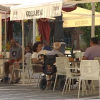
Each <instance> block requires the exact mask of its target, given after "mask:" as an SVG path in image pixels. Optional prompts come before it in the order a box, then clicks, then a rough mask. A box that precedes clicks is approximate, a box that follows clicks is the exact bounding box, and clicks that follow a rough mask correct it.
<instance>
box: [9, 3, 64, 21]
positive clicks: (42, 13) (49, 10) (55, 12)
mask: <svg viewBox="0 0 100 100" xmlns="http://www.w3.org/2000/svg"><path fill="white" fill-rule="evenodd" d="M61 11H62V2H59V3H58V2H57V3H55V4H50V5H44V6H33V7H27V8H19V9H18V8H16V9H11V14H10V20H24V19H33V18H49V17H55V16H60V15H61Z"/></svg>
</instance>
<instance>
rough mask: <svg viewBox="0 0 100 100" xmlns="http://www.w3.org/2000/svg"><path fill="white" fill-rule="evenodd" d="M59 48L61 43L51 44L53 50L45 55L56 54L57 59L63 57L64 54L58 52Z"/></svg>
mask: <svg viewBox="0 0 100 100" xmlns="http://www.w3.org/2000/svg"><path fill="white" fill-rule="evenodd" d="M60 47H61V43H59V42H55V43H54V44H53V50H52V51H49V52H48V53H47V55H56V54H57V55H58V56H59V57H64V54H63V53H61V52H60V51H59V50H60Z"/></svg>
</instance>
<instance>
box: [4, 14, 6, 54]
mask: <svg viewBox="0 0 100 100" xmlns="http://www.w3.org/2000/svg"><path fill="white" fill-rule="evenodd" d="M6 18H7V14H6V13H5V49H4V56H6V49H7V21H6Z"/></svg>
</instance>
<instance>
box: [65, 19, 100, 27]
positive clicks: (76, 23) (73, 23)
mask: <svg viewBox="0 0 100 100" xmlns="http://www.w3.org/2000/svg"><path fill="white" fill-rule="evenodd" d="M91 22H92V20H91V18H84V19H73V20H65V21H64V22H63V27H82V26H92V24H91ZM99 25H100V18H99V17H96V18H95V26H99Z"/></svg>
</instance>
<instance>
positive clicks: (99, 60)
mask: <svg viewBox="0 0 100 100" xmlns="http://www.w3.org/2000/svg"><path fill="white" fill-rule="evenodd" d="M94 60H98V62H99V65H100V57H95V58H94Z"/></svg>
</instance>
